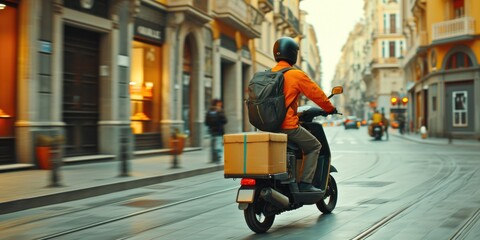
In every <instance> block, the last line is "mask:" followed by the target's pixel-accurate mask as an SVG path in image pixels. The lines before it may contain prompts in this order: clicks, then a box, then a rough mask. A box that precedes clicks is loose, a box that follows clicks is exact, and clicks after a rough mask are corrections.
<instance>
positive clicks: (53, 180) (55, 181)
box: [48, 143, 62, 187]
mask: <svg viewBox="0 0 480 240" xmlns="http://www.w3.org/2000/svg"><path fill="white" fill-rule="evenodd" d="M50 154H51V156H52V171H51V175H50V185H49V186H48V187H61V186H62V184H60V174H59V170H58V169H59V168H60V144H59V143H54V144H53V145H52V148H51V149H50Z"/></svg>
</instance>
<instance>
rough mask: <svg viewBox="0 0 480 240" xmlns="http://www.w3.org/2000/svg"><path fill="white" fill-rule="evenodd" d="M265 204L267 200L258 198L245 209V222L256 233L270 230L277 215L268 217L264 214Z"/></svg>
mask: <svg viewBox="0 0 480 240" xmlns="http://www.w3.org/2000/svg"><path fill="white" fill-rule="evenodd" d="M265 206H266V202H265V201H264V200H263V199H260V198H257V199H256V200H255V201H254V202H253V203H250V204H249V205H248V207H247V209H245V210H244V211H243V215H244V217H245V222H246V223H247V225H248V227H249V228H250V229H251V230H252V231H254V232H256V233H264V232H266V231H268V229H270V227H271V226H272V225H273V221H274V220H275V215H270V216H268V217H267V216H265V215H264V214H263V211H264V208H265Z"/></svg>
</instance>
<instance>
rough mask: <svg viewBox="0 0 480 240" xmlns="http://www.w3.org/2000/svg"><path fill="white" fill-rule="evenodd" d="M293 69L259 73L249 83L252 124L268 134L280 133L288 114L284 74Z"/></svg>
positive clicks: (249, 113)
mask: <svg viewBox="0 0 480 240" xmlns="http://www.w3.org/2000/svg"><path fill="white" fill-rule="evenodd" d="M290 69H292V68H291V67H287V68H284V69H282V70H280V71H278V72H272V70H271V69H269V70H266V71H263V72H257V73H255V74H254V75H253V78H252V79H251V80H250V82H249V83H248V99H247V100H246V101H245V103H246V104H247V108H248V120H249V121H250V123H251V124H252V125H253V126H254V127H256V128H258V129H260V130H262V131H268V132H274V131H278V130H279V129H280V127H281V125H282V123H283V120H284V119H285V115H286V114H287V108H286V107H285V95H284V94H283V81H284V76H283V74H284V73H285V72H287V71H288V70H290Z"/></svg>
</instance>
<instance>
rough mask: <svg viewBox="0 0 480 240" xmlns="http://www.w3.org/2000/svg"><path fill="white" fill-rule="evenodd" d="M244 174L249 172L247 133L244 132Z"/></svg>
mask: <svg viewBox="0 0 480 240" xmlns="http://www.w3.org/2000/svg"><path fill="white" fill-rule="evenodd" d="M243 174H247V134H246V133H244V134H243Z"/></svg>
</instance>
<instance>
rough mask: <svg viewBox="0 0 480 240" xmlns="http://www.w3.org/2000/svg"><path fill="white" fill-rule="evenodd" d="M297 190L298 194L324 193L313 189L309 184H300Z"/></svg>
mask: <svg viewBox="0 0 480 240" xmlns="http://www.w3.org/2000/svg"><path fill="white" fill-rule="evenodd" d="M298 190H300V192H316V193H322V192H323V193H325V191H323V190H322V189H319V188H316V187H314V186H313V185H312V184H311V183H306V182H300V183H299V184H298Z"/></svg>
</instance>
